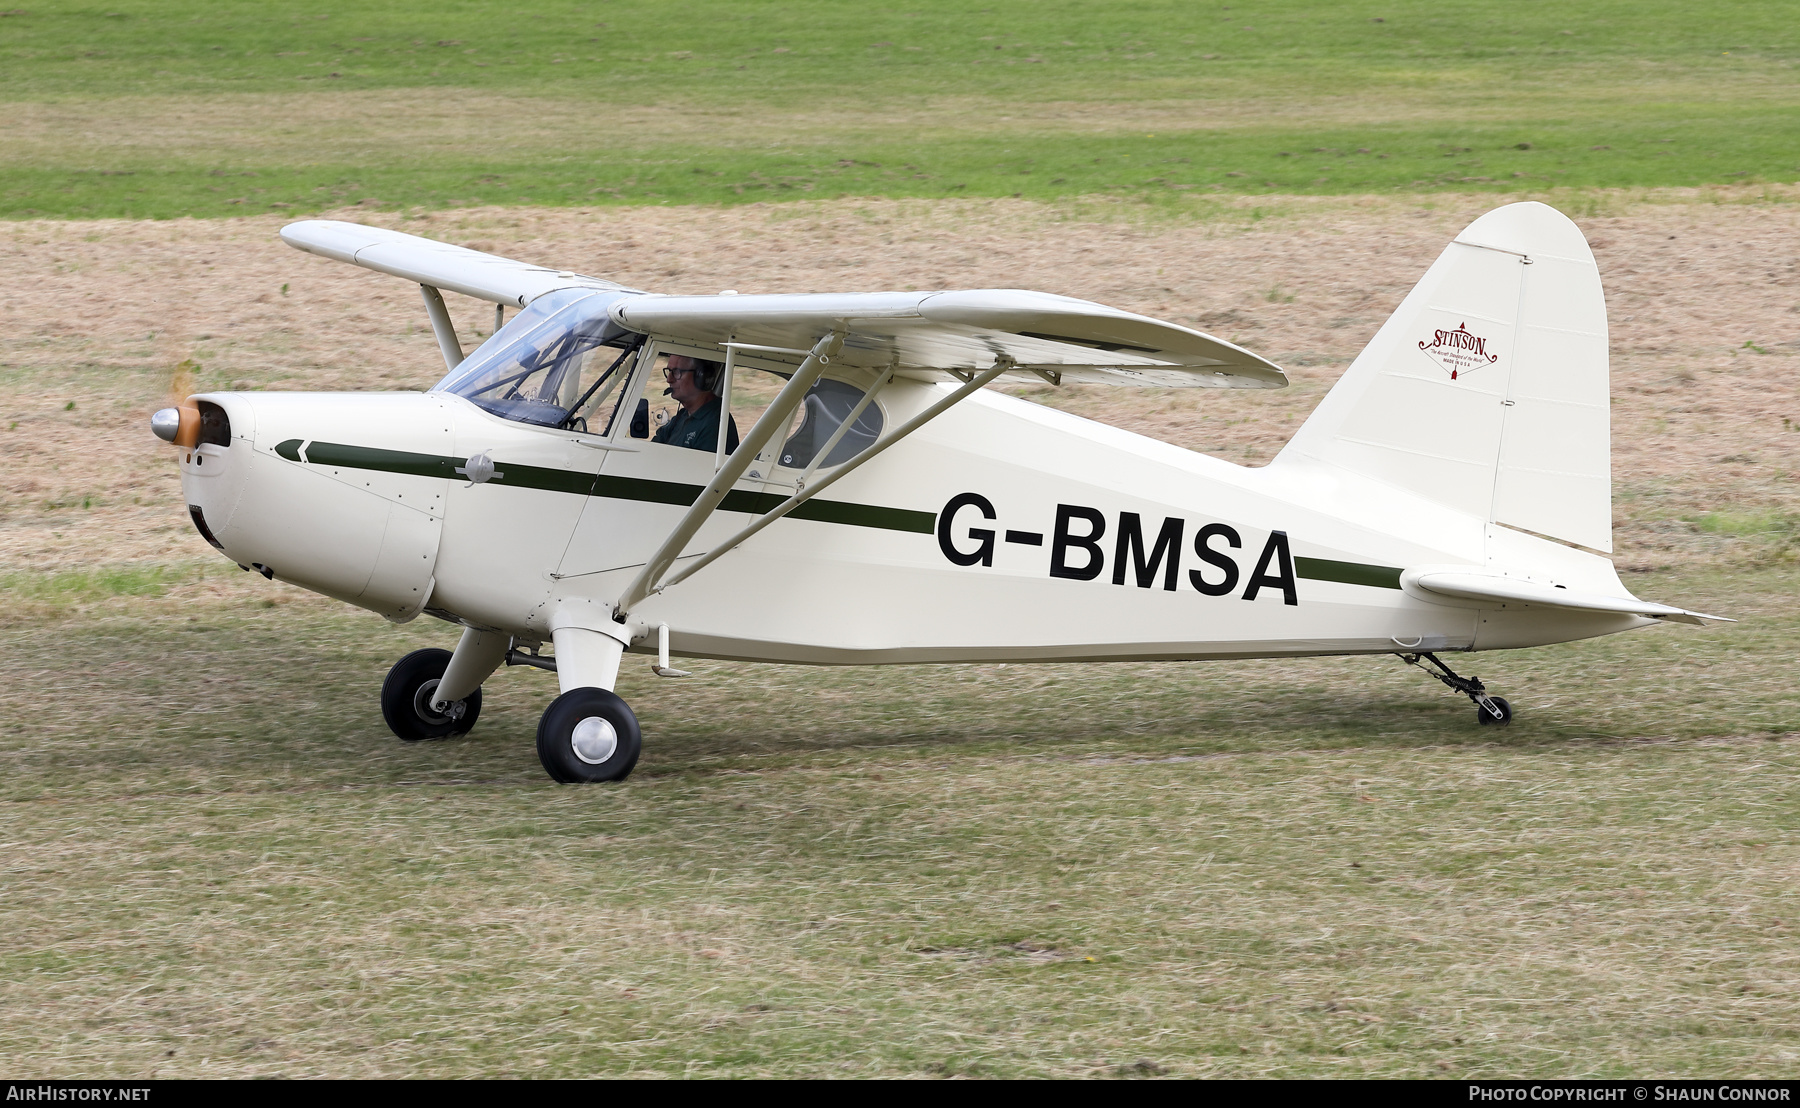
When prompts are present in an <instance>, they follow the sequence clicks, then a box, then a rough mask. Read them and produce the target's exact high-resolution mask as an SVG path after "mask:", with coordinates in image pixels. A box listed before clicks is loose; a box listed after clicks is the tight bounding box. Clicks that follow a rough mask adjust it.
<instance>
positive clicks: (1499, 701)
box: [1399, 651, 1513, 727]
mask: <svg viewBox="0 0 1800 1108" xmlns="http://www.w3.org/2000/svg"><path fill="white" fill-rule="evenodd" d="M1399 657H1400V660H1401V661H1403V662H1405V663H1406V664H1407V665H1409V666H1418V667H1419V668H1420V669H1422V670H1424V671H1425V672H1426V673H1429V674H1431V676H1433V677H1435V678H1437V679H1438V680H1439V681H1442V682H1443V683H1444V684H1446V685H1448V686H1449V687H1450V688H1453V689H1455V690H1456V691H1457V692H1459V693H1462V694H1463V695H1464V696H1466V697H1468V698H1469V700H1470V701H1471V702H1473V703H1474V705H1475V718H1476V720H1478V721H1479V722H1480V723H1481V724H1482V725H1483V726H1485V727H1505V726H1506V725H1507V724H1509V723H1511V722H1512V718H1513V710H1512V705H1511V704H1509V703H1507V702H1506V699H1505V698H1504V697H1498V696H1489V695H1488V691H1487V686H1486V685H1484V684H1482V683H1481V678H1479V677H1472V676H1471V677H1464V676H1462V675H1461V674H1459V673H1457V672H1456V671H1455V670H1453V669H1451V668H1450V667H1449V666H1447V665H1445V664H1444V663H1443V662H1441V661H1439V660H1438V656H1437V655H1436V654H1429V653H1426V652H1424V651H1421V652H1419V653H1417V654H1402V655H1400V656H1399ZM1428 663H1429V664H1428Z"/></svg>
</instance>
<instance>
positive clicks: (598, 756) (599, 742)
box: [569, 716, 619, 766]
mask: <svg viewBox="0 0 1800 1108" xmlns="http://www.w3.org/2000/svg"><path fill="white" fill-rule="evenodd" d="M569 745H570V746H571V747H573V748H574V750H575V757H577V758H580V759H581V760H582V761H584V762H586V763H587V764H588V765H590V766H597V765H599V764H600V763H601V762H604V761H606V760H607V759H608V758H610V757H612V756H613V752H614V751H616V750H618V749H619V733H618V732H617V731H615V730H613V725H612V724H611V723H608V722H607V721H606V720H604V719H601V718H600V717H599V716H589V717H587V718H586V719H584V720H582V721H581V722H580V723H577V724H576V725H575V731H574V733H573V734H572V735H570V737H569Z"/></svg>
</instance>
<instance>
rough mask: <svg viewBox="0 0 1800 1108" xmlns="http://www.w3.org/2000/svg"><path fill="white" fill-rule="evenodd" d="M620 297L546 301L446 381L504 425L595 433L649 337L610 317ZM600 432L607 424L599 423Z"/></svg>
mask: <svg viewBox="0 0 1800 1108" xmlns="http://www.w3.org/2000/svg"><path fill="white" fill-rule="evenodd" d="M618 299H619V294H617V293H610V292H600V291H597V290H594V289H560V290H558V291H556V292H553V293H549V294H547V295H544V296H540V297H539V298H538V299H536V300H534V301H532V302H531V304H530V306H528V307H526V308H525V309H524V310H523V311H521V312H520V313H519V314H518V316H517V317H515V318H514V319H513V321H512V322H511V323H509V324H507V325H506V326H505V327H503V328H501V330H500V331H499V333H497V334H496V335H494V337H493V338H491V339H489V340H488V341H487V342H486V343H484V344H482V346H481V348H480V349H479V350H477V351H476V352H475V353H473V354H471V355H470V356H469V357H468V359H467V360H466V361H464V362H463V363H462V364H461V365H459V366H457V367H456V368H455V369H454V370H452V371H451V372H450V375H449V376H448V377H446V378H444V379H443V380H442V381H440V382H439V383H438V386H437V388H436V389H434V390H432V391H434V392H450V393H455V394H456V395H458V396H461V397H464V398H466V399H468V400H469V401H471V402H473V403H474V404H476V405H478V406H480V407H481V408H483V409H485V410H487V411H490V412H492V413H494V414H495V415H497V416H500V417H501V418H503V419H513V420H518V421H519V422H521V423H536V424H539V425H541V426H545V427H566V428H569V429H571V430H575V431H586V430H588V423H589V421H590V419H593V417H594V416H595V414H596V413H598V412H600V411H602V410H603V405H605V404H606V402H607V401H608V400H616V399H617V396H616V394H617V393H618V392H619V387H620V385H622V384H623V383H624V381H625V378H627V377H629V376H630V375H631V367H632V356H633V355H634V354H635V353H636V352H637V349H638V347H639V346H641V345H642V344H643V341H644V337H643V336H642V335H639V334H635V333H633V332H631V331H627V330H625V329H624V328H622V327H620V326H619V325H618V324H616V323H614V322H613V321H612V319H611V318H610V317H608V315H607V314H606V313H607V309H608V308H610V307H611V306H612V305H613V303H614V302H615V301H617V300H618ZM593 422H594V423H595V428H594V429H595V430H596V431H600V430H604V429H605V423H606V421H605V419H603V418H601V419H593Z"/></svg>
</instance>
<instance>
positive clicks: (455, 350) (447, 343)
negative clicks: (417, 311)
mask: <svg viewBox="0 0 1800 1108" xmlns="http://www.w3.org/2000/svg"><path fill="white" fill-rule="evenodd" d="M419 295H420V296H423V297H424V298H425V314H426V315H428V316H430V317H431V330H432V333H433V334H435V335H437V342H438V349H439V350H441V351H442V352H443V354H444V364H445V365H447V366H449V367H450V368H451V369H455V368H456V367H457V366H459V365H461V364H462V360H463V348H462V343H461V342H459V341H458V340H457V337H456V324H454V323H452V322H450V309H448V308H446V307H444V294H443V293H441V292H439V291H438V290H437V288H436V287H435V286H432V285H420V286H419ZM494 311H495V315H496V316H497V315H498V314H499V308H498V307H496V308H495V310H494Z"/></svg>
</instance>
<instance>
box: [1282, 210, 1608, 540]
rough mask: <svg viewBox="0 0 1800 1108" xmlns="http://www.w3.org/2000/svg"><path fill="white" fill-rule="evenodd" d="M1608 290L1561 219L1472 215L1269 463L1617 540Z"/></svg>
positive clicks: (1576, 232) (1551, 532) (1562, 533)
mask: <svg viewBox="0 0 1800 1108" xmlns="http://www.w3.org/2000/svg"><path fill="white" fill-rule="evenodd" d="M1610 402H1611V401H1610V397H1609V389H1608V370H1607V337H1606V301H1605V299H1604V297H1603V296H1602V294H1601V291H1600V275H1599V271H1598V269H1597V268H1596V267H1595V265H1594V255H1593V252H1592V251H1590V250H1589V249H1588V244H1587V239H1586V238H1585V237H1583V236H1582V233H1581V230H1580V228H1578V227H1576V226H1575V224H1574V223H1573V222H1571V221H1570V220H1569V218H1568V217H1567V216H1564V215H1563V214H1562V213H1561V212H1558V211H1557V210H1556V209H1554V208H1551V207H1548V206H1546V205H1544V204H1538V203H1524V204H1509V205H1507V206H1506V207H1504V208H1498V209H1495V210H1494V211H1491V212H1489V213H1488V214H1486V215H1484V216H1482V217H1481V218H1480V219H1478V220H1476V221H1475V222H1474V223H1471V224H1470V225H1469V226H1468V227H1467V228H1465V229H1464V230H1463V232H1462V234H1460V235H1458V236H1457V237H1456V239H1455V240H1454V241H1453V242H1451V244H1450V245H1449V247H1447V248H1446V249H1445V250H1444V253H1443V254H1442V256H1440V257H1439V258H1438V260H1437V262H1436V263H1435V264H1433V265H1432V267H1431V269H1430V270H1429V271H1427V272H1426V274H1425V277H1424V279H1423V280H1421V281H1420V282H1419V283H1418V285H1417V286H1416V287H1415V288H1414V289H1413V290H1412V292H1411V293H1410V294H1409V295H1408V296H1407V297H1406V299H1405V300H1404V301H1403V302H1402V303H1401V305H1400V307H1399V308H1398V309H1397V310H1396V311H1395V312H1394V314H1393V316H1392V317H1390V318H1389V319H1388V321H1387V323H1386V324H1385V325H1383V327H1382V328H1381V330H1380V331H1379V332H1377V333H1376V335H1375V338H1374V339H1373V340H1372V341H1371V342H1370V343H1369V345H1368V346H1367V347H1366V348H1365V349H1364V350H1363V352H1362V354H1361V355H1360V356H1358V357H1357V359H1356V361H1355V363H1353V364H1352V365H1351V366H1350V369H1349V370H1348V371H1347V372H1346V373H1345V374H1344V376H1343V378H1342V379H1341V380H1340V381H1338V383H1337V385H1336V386H1334V387H1333V388H1332V390H1331V392H1330V393H1329V394H1327V395H1326V397H1325V399H1324V401H1323V402H1322V403H1320V405H1319V407H1318V409H1317V410H1316V411H1314V412H1313V414H1312V416H1311V417H1310V418H1309V419H1308V420H1307V421H1306V423H1305V425H1304V426H1302V427H1301V428H1300V431H1299V433H1298V434H1296V435H1295V436H1294V438H1293V441H1291V442H1289V443H1288V445H1287V446H1286V448H1284V449H1283V450H1282V452H1281V454H1280V455H1279V456H1278V457H1277V458H1276V459H1275V461H1274V463H1272V464H1273V465H1277V466H1279V465H1282V464H1284V463H1293V462H1298V461H1300V460H1302V459H1306V460H1311V461H1314V462H1323V463H1325V464H1326V465H1330V466H1337V467H1341V468H1343V469H1347V470H1351V471H1353V472H1356V473H1361V474H1364V475H1367V476H1370V477H1373V478H1375V479H1377V480H1380V481H1383V482H1386V483H1388V484H1391V485H1396V486H1399V487H1401V488H1404V489H1406V490H1408V491H1411V492H1413V493H1416V494H1418V495H1421V496H1424V497H1427V498H1429V499H1431V500H1433V501H1436V502H1438V503H1441V504H1444V505H1446V506H1449V507H1452V508H1455V509H1457V510H1460V511H1465V512H1468V513H1470V514H1473V515H1476V516H1479V517H1480V518H1482V519H1484V520H1486V521H1488V522H1492V523H1502V524H1507V525H1509V526H1512V527H1516V528H1520V529H1523V530H1526V531H1535V532H1537V533H1538V534H1541V535H1547V536H1549V537H1551V538H1555V539H1562V540H1564V541H1567V542H1572V543H1576V544H1579V545H1581V546H1586V547H1590V548H1592V549H1595V550H1601V551H1606V552H1611V550H1612V442H1611V434H1610V414H1611V413H1610V408H1609V406H1610Z"/></svg>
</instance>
